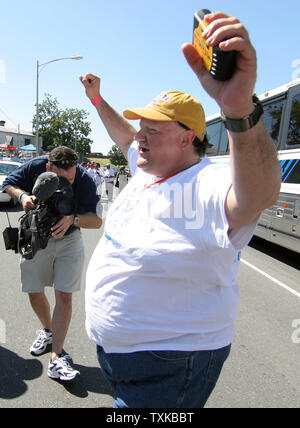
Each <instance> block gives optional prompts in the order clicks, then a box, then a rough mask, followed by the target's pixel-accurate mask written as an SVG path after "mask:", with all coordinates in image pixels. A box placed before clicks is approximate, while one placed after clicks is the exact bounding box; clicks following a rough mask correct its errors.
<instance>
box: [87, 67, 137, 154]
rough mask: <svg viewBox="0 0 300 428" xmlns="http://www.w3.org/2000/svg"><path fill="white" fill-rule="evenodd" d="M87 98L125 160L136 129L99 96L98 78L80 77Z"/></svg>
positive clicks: (88, 75) (91, 76) (89, 75)
mask: <svg viewBox="0 0 300 428" xmlns="http://www.w3.org/2000/svg"><path fill="white" fill-rule="evenodd" d="M80 81H81V82H82V84H83V86H84V87H85V90H86V94H87V96H88V98H89V99H90V100H91V101H92V102H93V104H94V105H95V107H96V109H97V111H98V114H99V116H100V118H101V120H102V122H103V124H104V126H105V128H106V130H107V132H108V134H109V136H110V138H111V139H112V140H113V141H114V142H115V143H116V144H117V145H118V147H119V148H120V150H121V151H122V152H123V154H124V156H125V157H126V159H127V152H128V149H129V147H130V145H131V143H132V141H133V140H134V137H135V135H136V133H137V131H136V129H135V128H134V127H133V126H132V125H130V123H129V122H127V120H126V119H124V118H123V117H122V116H120V115H119V113H117V112H116V111H115V110H114V109H113V108H112V107H111V106H110V105H109V104H108V103H107V102H106V101H105V100H104V99H103V98H102V97H101V96H100V78H99V77H97V76H95V75H93V74H90V73H89V74H86V75H85V76H84V77H83V76H80Z"/></svg>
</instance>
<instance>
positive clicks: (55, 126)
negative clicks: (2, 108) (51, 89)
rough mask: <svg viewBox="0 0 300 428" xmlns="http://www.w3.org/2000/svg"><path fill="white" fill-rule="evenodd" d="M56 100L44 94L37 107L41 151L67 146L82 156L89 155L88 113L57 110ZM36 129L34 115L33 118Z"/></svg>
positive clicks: (72, 109) (75, 110)
mask: <svg viewBox="0 0 300 428" xmlns="http://www.w3.org/2000/svg"><path fill="white" fill-rule="evenodd" d="M58 106H59V103H58V101H57V99H56V98H52V97H51V95H49V94H45V100H44V101H43V102H42V104H40V105H39V135H40V136H41V137H43V149H44V150H45V151H50V150H52V149H54V148H55V147H58V146H67V147H70V148H72V149H74V150H76V151H77V153H80V154H82V155H87V154H89V153H91V144H92V140H90V139H89V138H88V136H89V134H90V132H91V128H90V123H89V122H87V120H86V119H87V116H88V113H87V112H86V111H85V110H78V109H75V108H67V109H65V110H62V109H59V107H58ZM33 129H34V130H35V129H36V115H34V117H33Z"/></svg>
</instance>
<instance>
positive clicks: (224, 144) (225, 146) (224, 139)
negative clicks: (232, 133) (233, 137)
mask: <svg viewBox="0 0 300 428" xmlns="http://www.w3.org/2000/svg"><path fill="white" fill-rule="evenodd" d="M228 153H229V141H228V134H227V130H226V128H225V125H223V124H222V133H221V143H220V149H219V153H218V154H219V155H220V156H222V155H228Z"/></svg>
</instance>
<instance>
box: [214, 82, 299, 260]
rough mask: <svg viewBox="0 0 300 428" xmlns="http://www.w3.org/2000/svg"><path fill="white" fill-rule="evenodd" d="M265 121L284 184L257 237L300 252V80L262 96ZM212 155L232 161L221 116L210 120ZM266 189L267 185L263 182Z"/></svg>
mask: <svg viewBox="0 0 300 428" xmlns="http://www.w3.org/2000/svg"><path fill="white" fill-rule="evenodd" d="M259 99H260V100H261V101H262V102H263V104H264V110H265V112H264V116H263V120H264V122H265V124H266V127H267V129H268V131H269V133H270V135H271V137H272V138H273V141H274V144H275V145H276V148H277V150H278V158H279V162H280V168H281V178H282V185H281V191H280V195H279V199H278V201H277V203H276V204H275V205H273V206H272V207H271V208H269V209H267V210H265V211H264V212H263V213H262V215H261V217H260V219H259V222H258V225H257V228H256V231H255V235H257V236H259V237H261V238H263V239H266V240H267V241H271V242H274V243H276V244H278V245H281V246H283V247H285V248H288V249H290V250H293V251H297V252H300V79H298V80H295V81H293V82H289V83H287V84H286V85H284V86H281V87H279V88H276V89H274V90H272V91H269V92H266V93H265V94H263V95H261V96H259ZM206 123H207V134H208V139H209V149H208V153H207V154H208V156H209V157H210V158H211V160H213V161H214V162H229V152H228V137H227V132H226V129H225V127H224V125H223V123H222V121H221V117H220V114H216V115H214V116H210V117H208V118H207V119H206ZM262 186H263V183H262Z"/></svg>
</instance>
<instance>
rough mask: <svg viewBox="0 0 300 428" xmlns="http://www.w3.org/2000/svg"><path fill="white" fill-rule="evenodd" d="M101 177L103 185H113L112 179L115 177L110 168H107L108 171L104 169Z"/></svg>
mask: <svg viewBox="0 0 300 428" xmlns="http://www.w3.org/2000/svg"><path fill="white" fill-rule="evenodd" d="M103 177H104V181H105V183H113V182H114V177H115V172H114V170H113V169H112V168H109V169H107V168H106V169H105V170H104V172H103Z"/></svg>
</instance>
